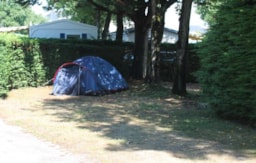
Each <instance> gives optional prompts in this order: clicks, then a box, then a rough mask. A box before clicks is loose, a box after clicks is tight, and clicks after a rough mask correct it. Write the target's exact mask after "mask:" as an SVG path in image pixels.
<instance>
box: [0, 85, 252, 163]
mask: <svg viewBox="0 0 256 163" xmlns="http://www.w3.org/2000/svg"><path fill="white" fill-rule="evenodd" d="M51 89H52V88H51V87H50V86H48V87H40V88H24V89H18V90H13V91H11V92H10V93H9V94H8V97H7V98H6V99H2V100H1V102H0V118H2V119H4V120H5V121H6V122H7V123H9V124H13V125H18V126H21V127H22V128H24V130H25V131H26V132H29V133H32V134H33V135H35V136H37V137H39V138H41V139H44V140H47V141H50V142H52V143H55V144H58V145H60V146H61V147H63V148H66V149H68V150H69V151H71V152H73V153H77V154H83V153H86V154H89V155H90V156H91V157H92V158H95V159H97V160H99V161H100V162H104V163H105V162H106V163H112V162H115V163H117V162H120V163H126V162H127V163H128V162H152V163H153V162H154V163H155V162H202V163H205V162H246V163H247V162H256V130H255V129H252V128H249V127H247V126H242V125H239V124H236V123H232V122H228V121H224V120H221V119H218V118H217V117H215V116H214V114H213V113H212V112H211V110H210V109H208V108H205V107H202V105H200V102H199V98H200V89H199V87H198V85H195V84H190V85H188V92H189V95H188V96H187V97H186V98H183V97H179V96H175V95H173V94H172V93H171V85H170V83H163V85H162V86H153V87H149V86H147V85H143V84H138V83H137V84H131V88H130V90H127V91H123V92H119V93H115V94H111V95H105V96H99V97H94V96H79V97H70V96H52V95H50V93H51Z"/></svg>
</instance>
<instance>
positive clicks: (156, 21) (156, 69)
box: [146, 0, 176, 83]
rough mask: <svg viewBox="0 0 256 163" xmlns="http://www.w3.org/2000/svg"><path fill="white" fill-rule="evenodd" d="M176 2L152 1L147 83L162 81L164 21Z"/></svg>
mask: <svg viewBox="0 0 256 163" xmlns="http://www.w3.org/2000/svg"><path fill="white" fill-rule="evenodd" d="M175 2H176V0H172V1H163V0H151V4H152V5H151V7H152V25H151V43H150V45H151V47H150V60H149V67H148V71H147V77H146V82H147V83H151V82H159V81H160V56H159V55H160V45H161V41H162V38H163V33H164V20H165V12H166V10H167V9H168V8H169V7H170V6H171V5H172V4H174V3H175Z"/></svg>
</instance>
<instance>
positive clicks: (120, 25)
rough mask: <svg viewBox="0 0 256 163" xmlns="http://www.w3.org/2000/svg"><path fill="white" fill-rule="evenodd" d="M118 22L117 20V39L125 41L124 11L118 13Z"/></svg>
mask: <svg viewBox="0 0 256 163" xmlns="http://www.w3.org/2000/svg"><path fill="white" fill-rule="evenodd" d="M116 22H117V30H116V41H117V42H122V41H123V31H124V25H123V13H122V12H118V13H117V15H116Z"/></svg>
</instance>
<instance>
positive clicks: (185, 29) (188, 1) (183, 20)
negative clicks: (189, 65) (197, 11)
mask: <svg viewBox="0 0 256 163" xmlns="http://www.w3.org/2000/svg"><path fill="white" fill-rule="evenodd" d="M192 1H193V0H184V1H182V7H181V15H180V25H179V33H178V35H179V39H178V43H177V61H176V66H175V72H174V73H175V74H174V82H173V88H172V91H173V93H174V94H177V95H185V94H186V61H187V55H188V54H187V53H188V38H189V22H190V13H191V7H192Z"/></svg>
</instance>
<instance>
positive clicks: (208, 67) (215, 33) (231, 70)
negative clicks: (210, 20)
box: [197, 0, 256, 125]
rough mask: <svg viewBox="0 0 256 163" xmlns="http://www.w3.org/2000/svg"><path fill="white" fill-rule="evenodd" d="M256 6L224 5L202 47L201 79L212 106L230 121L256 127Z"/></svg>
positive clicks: (200, 54) (199, 74)
mask: <svg viewBox="0 0 256 163" xmlns="http://www.w3.org/2000/svg"><path fill="white" fill-rule="evenodd" d="M255 14H256V7H255V5H248V4H245V1H238V0H235V1H232V3H231V2H227V3H223V4H222V6H221V8H220V9H219V11H218V13H217V14H216V24H214V25H212V26H211V27H210V31H209V32H208V33H207V35H206V38H205V39H204V40H203V42H202V43H201V44H200V46H199V49H198V54H199V57H200V61H201V69H200V71H198V73H197V75H198V80H199V82H200V83H201V86H202V89H203V93H204V94H205V96H206V97H207V100H208V102H209V104H210V106H211V107H212V108H213V109H214V110H215V111H216V113H217V114H218V115H219V116H221V117H223V118H226V119H231V120H234V121H239V122H242V123H246V124H251V125H255V124H256V93H255V90H256V60H255V57H256V49H255V42H256V38H255V37H254V36H255V35H256V29H255V25H256V24H255V17H254V16H253V15H255Z"/></svg>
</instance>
